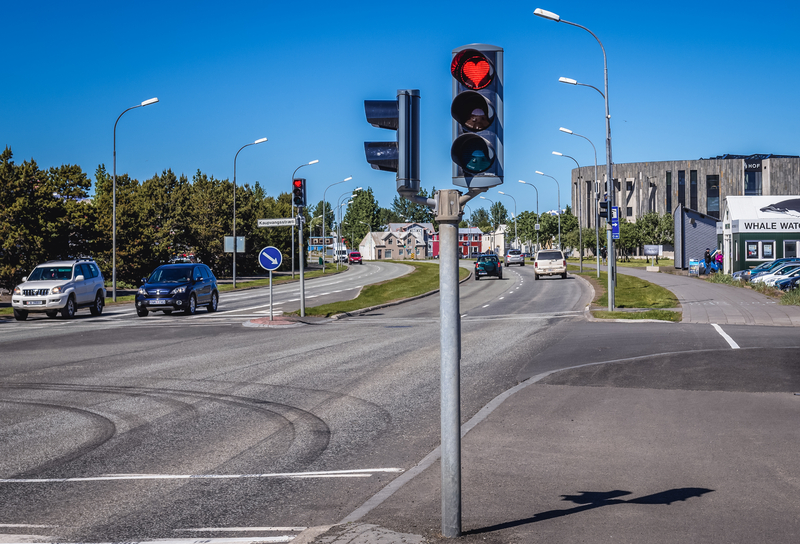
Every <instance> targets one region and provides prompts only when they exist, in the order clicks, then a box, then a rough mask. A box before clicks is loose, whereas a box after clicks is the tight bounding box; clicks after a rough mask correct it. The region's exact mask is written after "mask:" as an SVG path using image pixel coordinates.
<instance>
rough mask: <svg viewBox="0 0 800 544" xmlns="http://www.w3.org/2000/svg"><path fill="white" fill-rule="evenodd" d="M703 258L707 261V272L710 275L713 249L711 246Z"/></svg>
mask: <svg viewBox="0 0 800 544" xmlns="http://www.w3.org/2000/svg"><path fill="white" fill-rule="evenodd" d="M703 260H704V261H705V263H706V266H705V272H706V275H708V274H709V271H710V268H711V249H710V248H706V253H705V255H704V256H703Z"/></svg>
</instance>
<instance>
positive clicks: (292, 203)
mask: <svg viewBox="0 0 800 544" xmlns="http://www.w3.org/2000/svg"><path fill="white" fill-rule="evenodd" d="M318 162H319V159H314V160H313V161H311V162H307V163H305V164H301V165H300V166H298V167H297V168H295V169H294V172H292V181H294V175H295V174H296V173H297V171H298V170H300V169H301V168H302V167H304V166H309V165H311V164H317V163H318ZM290 206H291V208H292V219H294V202H293V201H292V202H290ZM300 228H302V227H300ZM300 251H303V248H300ZM292 279H294V223H292Z"/></svg>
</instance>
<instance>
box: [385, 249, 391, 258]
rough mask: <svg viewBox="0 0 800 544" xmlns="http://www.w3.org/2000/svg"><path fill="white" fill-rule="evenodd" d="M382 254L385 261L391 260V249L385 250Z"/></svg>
mask: <svg viewBox="0 0 800 544" xmlns="http://www.w3.org/2000/svg"><path fill="white" fill-rule="evenodd" d="M384 253H385V254H386V258H387V259H391V258H392V250H391V249H387V250H386V251H384Z"/></svg>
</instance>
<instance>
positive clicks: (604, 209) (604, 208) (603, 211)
mask: <svg viewBox="0 0 800 544" xmlns="http://www.w3.org/2000/svg"><path fill="white" fill-rule="evenodd" d="M597 215H599V216H600V217H602V218H603V219H605V220H606V221H608V200H601V201H600V210H599V211H598V213H597Z"/></svg>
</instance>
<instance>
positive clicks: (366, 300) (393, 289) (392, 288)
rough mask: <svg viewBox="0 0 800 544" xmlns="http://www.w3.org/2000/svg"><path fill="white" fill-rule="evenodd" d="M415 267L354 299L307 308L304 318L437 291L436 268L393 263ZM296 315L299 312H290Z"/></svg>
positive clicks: (462, 270) (460, 271) (460, 273)
mask: <svg viewBox="0 0 800 544" xmlns="http://www.w3.org/2000/svg"><path fill="white" fill-rule="evenodd" d="M393 262H399V263H400V264H407V265H409V266H412V267H414V271H413V272H411V273H410V274H406V275H405V276H401V277H399V278H395V279H393V280H389V281H385V282H383V283H376V284H374V285H367V286H365V287H364V288H363V289H361V292H360V293H359V295H358V296H357V297H356V298H354V299H353V300H345V301H342V302H334V303H332V304H323V305H321V306H314V307H312V308H306V315H308V316H312V315H313V316H320V317H330V316H332V315H336V314H341V313H346V312H352V311H355V310H362V309H364V308H370V307H372V306H378V305H380V304H386V303H388V302H395V301H398V300H403V299H406V298H411V297H416V296H419V295H423V294H425V293H428V292H430V291H434V290H436V289H438V288H439V265H438V264H432V263H425V262H418V261H393ZM469 273H470V271H469V270H467V269H466V268H459V269H458V277H459V280H462V279H464V278H466V277H467V276H468V275H469ZM292 313H293V314H299V311H297V312H292Z"/></svg>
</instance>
